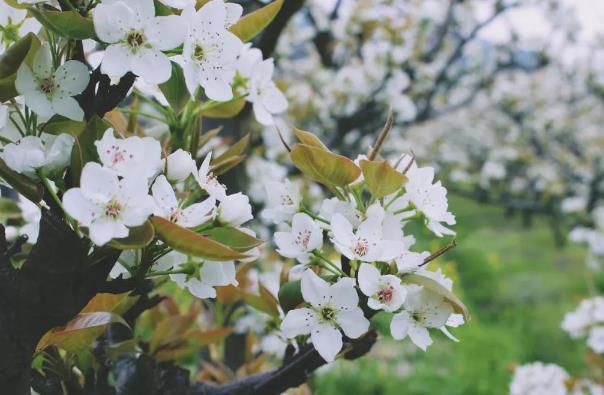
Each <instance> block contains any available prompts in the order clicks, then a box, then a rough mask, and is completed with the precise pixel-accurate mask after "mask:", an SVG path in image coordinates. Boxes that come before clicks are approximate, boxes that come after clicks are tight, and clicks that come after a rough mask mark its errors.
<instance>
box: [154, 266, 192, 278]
mask: <svg viewBox="0 0 604 395" xmlns="http://www.w3.org/2000/svg"><path fill="white" fill-rule="evenodd" d="M170 274H193V270H191V269H188V268H185V269H178V270H161V271H156V272H151V273H148V274H147V275H146V277H158V276H167V275H170Z"/></svg>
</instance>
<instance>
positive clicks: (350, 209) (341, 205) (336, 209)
mask: <svg viewBox="0 0 604 395" xmlns="http://www.w3.org/2000/svg"><path fill="white" fill-rule="evenodd" d="M361 176H362V175H361ZM336 213H337V214H341V215H343V216H344V217H346V219H347V220H348V222H350V223H351V224H352V226H353V227H354V228H356V227H358V226H359V225H360V224H361V213H360V212H359V210H357V209H356V207H355V206H354V204H352V203H350V202H347V201H343V200H340V199H338V198H335V197H334V198H331V199H325V200H323V202H322V203H321V208H320V210H319V215H320V216H321V217H323V218H325V219H326V220H327V221H329V222H331V219H332V217H333V216H334V214H336Z"/></svg>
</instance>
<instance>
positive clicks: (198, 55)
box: [193, 45, 206, 62]
mask: <svg viewBox="0 0 604 395" xmlns="http://www.w3.org/2000/svg"><path fill="white" fill-rule="evenodd" d="M205 57H206V50H205V49H204V48H203V47H202V46H201V45H196V46H195V49H193V60H196V61H198V62H203V61H204V60H205Z"/></svg>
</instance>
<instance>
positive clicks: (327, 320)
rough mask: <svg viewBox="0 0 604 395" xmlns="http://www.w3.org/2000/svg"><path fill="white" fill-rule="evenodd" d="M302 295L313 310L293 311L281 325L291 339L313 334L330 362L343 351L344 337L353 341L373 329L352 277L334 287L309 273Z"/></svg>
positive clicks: (316, 345)
mask: <svg viewBox="0 0 604 395" xmlns="http://www.w3.org/2000/svg"><path fill="white" fill-rule="evenodd" d="M301 286H302V296H303V297H304V300H305V301H306V302H308V303H309V304H310V307H309V308H301V309H296V310H291V311H289V312H288V313H287V315H286V316H285V318H284V319H283V322H282V323H281V331H282V332H283V334H284V335H285V336H286V337H287V338H290V339H292V338H295V337H296V336H301V335H310V339H311V341H312V344H313V346H314V347H315V349H316V350H317V351H318V352H319V354H320V355H321V357H323V359H325V361H327V362H331V361H333V360H334V359H335V357H336V355H338V353H339V352H340V350H341V349H342V334H341V333H340V329H342V331H344V334H345V335H346V336H348V337H349V338H351V339H356V338H358V337H360V336H361V335H362V334H363V333H365V332H367V330H368V329H369V321H368V320H367V318H365V316H364V315H363V311H362V310H361V309H360V308H359V307H358V304H359V297H358V295H357V292H356V290H355V288H354V280H353V279H352V278H342V279H340V280H339V281H338V282H337V283H335V284H333V285H330V284H328V283H327V282H325V281H324V280H323V279H322V278H320V277H319V276H317V275H316V274H315V273H314V272H313V271H312V270H307V271H306V272H305V273H304V275H303V276H302V285H301Z"/></svg>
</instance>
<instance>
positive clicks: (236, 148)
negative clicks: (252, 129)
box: [212, 133, 250, 164]
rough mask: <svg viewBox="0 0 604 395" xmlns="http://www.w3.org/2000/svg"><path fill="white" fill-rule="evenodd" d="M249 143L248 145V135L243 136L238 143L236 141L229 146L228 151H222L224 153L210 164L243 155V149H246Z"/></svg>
mask: <svg viewBox="0 0 604 395" xmlns="http://www.w3.org/2000/svg"><path fill="white" fill-rule="evenodd" d="M249 143H250V135H249V133H248V134H246V135H245V136H243V137H242V138H241V139H240V140H239V141H237V142H236V143H235V144H233V145H231V146H230V147H229V149H227V150H226V151H224V153H223V154H222V155H220V156H219V157H217V158H216V159H215V160H213V161H212V164H214V163H220V162H222V161H224V160H226V159H229V158H232V157H234V156H238V155H241V154H243V152H244V151H245V149H246V148H247V146H248V144H249Z"/></svg>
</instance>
